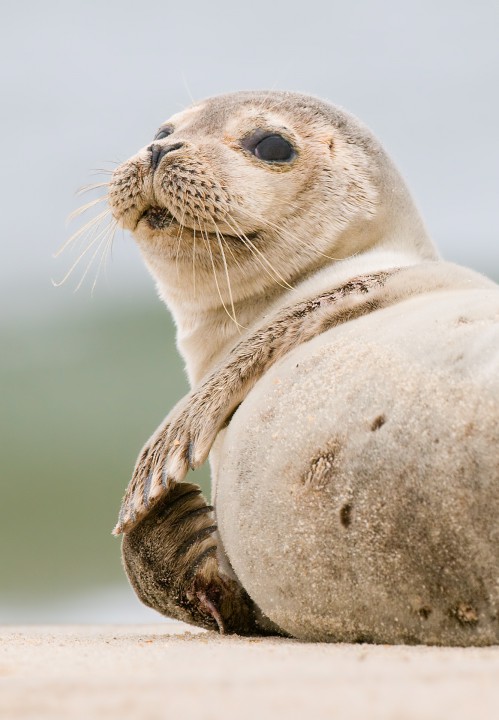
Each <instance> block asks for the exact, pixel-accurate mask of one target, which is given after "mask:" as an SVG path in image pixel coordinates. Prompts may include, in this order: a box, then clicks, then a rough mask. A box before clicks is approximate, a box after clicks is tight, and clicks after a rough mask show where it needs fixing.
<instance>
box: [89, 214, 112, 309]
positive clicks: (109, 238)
mask: <svg viewBox="0 0 499 720" xmlns="http://www.w3.org/2000/svg"><path fill="white" fill-rule="evenodd" d="M117 227H118V223H117V222H116V220H115V221H114V223H112V222H111V223H110V225H109V232H108V233H107V235H105V236H104V239H105V240H106V242H105V245H104V250H103V251H102V254H101V257H100V260H99V264H98V266H97V272H96V273H95V278H94V281H93V283H92V290H91V291H90V294H91V295H92V296H93V294H94V290H95V286H96V285H97V280H98V279H99V274H100V271H101V268H102V263H103V262H104V268H105V267H106V260H107V257H108V252H109V248H110V246H111V245H112V244H113V240H114V235H115V233H116V228H117ZM101 245H102V242H101V243H99V247H101Z"/></svg>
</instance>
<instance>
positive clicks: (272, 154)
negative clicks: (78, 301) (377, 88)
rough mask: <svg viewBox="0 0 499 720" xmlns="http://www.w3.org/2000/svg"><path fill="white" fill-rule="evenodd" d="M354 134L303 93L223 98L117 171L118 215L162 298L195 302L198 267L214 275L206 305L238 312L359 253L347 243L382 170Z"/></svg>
mask: <svg viewBox="0 0 499 720" xmlns="http://www.w3.org/2000/svg"><path fill="white" fill-rule="evenodd" d="M328 113H329V114H330V115H331V117H328ZM333 120H334V121H333ZM349 123H350V125H351V127H349ZM355 128H356V126H355V125H354V124H353V123H352V122H351V120H350V119H349V117H348V116H346V115H344V114H342V113H340V112H339V111H337V110H335V109H334V108H331V107H330V106H328V105H326V104H324V103H320V101H317V100H314V99H312V98H307V97H304V96H300V95H296V94H292V93H268V94H267V93H236V94H233V95H226V96H221V97H218V98H212V99H210V100H207V101H205V102H202V103H199V104H197V105H194V106H193V107H191V108H189V109H187V110H185V111H184V112H182V113H179V114H177V115H175V116H173V117H172V118H170V119H169V120H168V121H166V122H165V123H164V124H163V125H161V126H160V128H159V130H158V132H157V133H156V136H155V137H154V139H153V141H152V143H150V144H148V145H147V146H146V147H144V148H143V149H142V150H140V151H139V152H138V153H137V155H135V156H134V157H132V158H131V159H130V160H128V161H127V162H125V163H123V164H122V165H120V166H119V167H118V168H117V169H116V171H115V173H114V175H113V179H112V182H111V185H110V192H109V202H110V205H111V209H112V212H113V215H114V217H115V218H116V219H117V220H118V222H119V223H120V224H121V225H122V226H123V227H125V228H127V229H129V230H131V231H132V233H133V234H134V236H135V238H136V239H137V241H138V243H139V245H140V247H141V250H142V252H143V254H144V256H145V259H146V262H147V264H148V265H149V267H150V269H151V270H152V272H153V274H154V275H155V276H156V278H157V280H158V282H159V284H160V286H162V287H163V288H164V286H165V285H166V286H169V285H170V286H175V285H176V286H177V287H179V286H182V287H183V288H184V290H185V291H186V292H189V289H190V288H189V284H190V282H191V279H193V278H194V273H193V269H192V268H193V265H194V267H195V275H196V277H198V278H199V276H200V275H201V276H203V274H206V275H207V276H209V277H210V281H209V283H208V284H209V285H210V286H211V290H210V289H208V288H206V287H205V285H206V284H205V283H203V303H204V306H206V304H207V303H208V304H209V302H210V300H209V298H210V292H211V291H213V297H214V298H215V297H216V298H217V300H216V301H215V300H214V301H215V302H219V301H220V300H222V301H223V300H224V298H227V299H228V298H229V297H230V300H231V301H234V300H235V301H237V300H240V299H244V298H245V297H246V298H247V297H249V296H252V295H255V294H257V293H258V292H263V291H265V290H266V288H268V287H270V285H274V286H275V284H276V283H278V284H282V283H291V282H292V281H293V279H294V278H296V277H299V276H303V274H304V272H306V271H307V269H308V268H314V267H318V266H320V265H321V264H323V262H324V256H325V255H326V256H329V255H334V256H337V257H341V256H345V255H350V254H352V252H355V251H356V248H355V247H354V248H352V242H351V240H350V241H349V242H348V243H347V242H345V243H343V244H342V233H344V232H345V231H346V230H347V229H348V228H350V227H352V226H353V225H354V224H355V223H362V222H365V221H366V220H368V219H369V218H370V217H372V215H373V214H374V211H375V205H376V200H377V192H376V190H375V181H374V178H373V174H372V159H371V160H370V158H369V157H368V151H367V149H366V146H365V138H364V139H362V138H360V139H359V137H360V136H359V137H356V136H355V132H354V131H355ZM363 143H364V144H363ZM346 248H347V250H346ZM329 261H330V260H329ZM186 273H188V275H187V276H186ZM213 277H215V284H214V283H213ZM198 282H199V280H198ZM186 283H187V284H186ZM231 283H232V289H231V287H230V286H231ZM215 287H216V292H215ZM165 294H168V291H167V290H165Z"/></svg>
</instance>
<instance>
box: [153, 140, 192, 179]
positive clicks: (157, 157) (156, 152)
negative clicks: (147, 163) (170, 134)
mask: <svg viewBox="0 0 499 720" xmlns="http://www.w3.org/2000/svg"><path fill="white" fill-rule="evenodd" d="M183 144H184V143H181V142H178V143H174V144H173V145H159V144H156V143H153V144H152V145H150V146H149V147H148V148H147V149H148V150H150V151H151V167H152V169H153V172H154V171H155V170H156V169H157V167H158V165H159V163H160V162H161V160H162V158H163V157H164V156H165V155H167V154H168V153H169V152H172V150H178V149H179V148H181V147H182V146H183Z"/></svg>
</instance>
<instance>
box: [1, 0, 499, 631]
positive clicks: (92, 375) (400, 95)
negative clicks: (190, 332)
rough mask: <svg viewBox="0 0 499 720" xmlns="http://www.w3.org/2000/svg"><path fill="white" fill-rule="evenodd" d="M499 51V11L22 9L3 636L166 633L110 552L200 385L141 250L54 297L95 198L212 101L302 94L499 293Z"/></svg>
mask: <svg viewBox="0 0 499 720" xmlns="http://www.w3.org/2000/svg"><path fill="white" fill-rule="evenodd" d="M498 33H499V4H498V3H497V1H496V0H493V1H491V2H487V1H484V0H481V1H479V2H475V3H470V2H468V1H466V2H462V1H460V0H437V2H435V0H419V1H418V2H414V1H413V2H404V3H401V2H399V1H398V0H379V1H376V0H374V1H372V2H371V1H369V0H366V1H364V2H356V1H355V0H352V2H345V0H342V1H341V2H339V1H338V0H328V1H327V2H326V0H324V1H323V2H319V1H317V0H309V1H308V2H307V3H302V2H298V0H288V1H287V2H280V1H279V0H275V1H274V2H273V3H269V2H262V1H261V0H253V2H251V3H250V4H249V5H248V4H246V3H245V4H243V3H238V2H236V1H235V0H234V1H233V2H225V1H217V0H213V2H210V3H206V2H198V1H196V0H190V2H188V3H178V2H175V3H174V2H169V0H162V1H161V2H159V1H157V0H141V2H140V3H139V2H128V1H127V0H120V1H119V2H118V0H106V2H98V1H97V0H65V1H64V2H62V1H61V2H57V1H56V0H42V1H41V2H35V0H31V1H29V0H28V1H25V2H22V1H20V2H2V7H1V22H0V54H1V56H2V57H1V60H2V62H1V63H0V84H1V88H0V97H1V102H2V107H3V111H2V113H1V123H2V132H1V133H0V143H1V158H2V170H3V172H2V173H1V178H0V183H1V192H0V198H1V207H2V216H1V222H2V230H1V254H2V260H1V263H0V296H1V321H0V330H1V337H2V343H1V347H2V352H1V355H0V379H1V388H2V396H1V397H2V400H1V406H0V407H1V410H0V412H1V418H0V421H1V428H0V442H1V469H0V473H1V474H0V621H1V622H7V623H21V622H23V623H26V622H27V623H29V622H51V621H54V622H92V621H93V622H98V621H103V622H112V621H115V622H122V621H138V622H140V621H142V620H151V619H158V620H159V619H160V618H159V616H158V615H155V614H154V613H152V611H149V610H147V609H146V608H143V607H142V606H141V605H140V604H139V602H138V601H137V600H136V599H135V597H134V595H133V593H132V591H131V590H130V589H129V588H128V585H127V582H126V579H125V577H124V574H123V571H122V569H121V565H120V548H119V545H120V543H119V541H118V540H117V539H115V538H113V537H112V536H111V534H110V533H111V529H112V527H113V525H114V523H115V519H116V515H117V510H118V507H119V503H120V499H121V496H122V493H123V491H124V488H125V486H126V484H127V482H128V479H129V477H130V474H131V471H132V468H133V464H134V461H135V458H136V455H137V453H138V451H139V449H140V448H141V446H142V444H143V442H144V441H145V440H146V439H147V437H148V436H149V435H150V433H151V432H152V431H153V430H154V428H155V427H156V425H157V424H158V423H159V422H160V420H161V419H162V418H163V417H164V415H165V414H166V412H167V411H168V410H169V409H170V407H171V406H172V405H173V404H174V402H175V401H176V400H177V399H178V398H179V397H181V395H182V394H183V393H184V392H185V390H186V389H187V384H186V380H185V377H184V374H183V367H182V362H181V360H180V359H179V357H178V355H177V353H176V349H175V340H174V328H173V326H172V323H171V321H170V318H169V315H168V312H167V310H166V309H165V308H164V307H163V306H162V305H161V303H160V302H159V301H158V300H157V299H156V294H155V290H154V287H153V282H152V280H151V279H150V277H149V276H148V274H147V272H146V270H145V269H144V267H143V265H142V262H141V259H140V257H139V255H138V252H137V250H136V248H135V247H134V244H133V241H132V240H131V238H130V237H128V236H125V235H122V234H118V235H117V236H116V238H115V241H114V247H113V253H112V258H109V260H108V261H107V263H106V267H105V270H104V269H102V268H101V273H100V276H99V278H98V281H97V282H96V284H95V288H94V289H93V292H92V286H93V284H94V279H95V274H96V270H97V267H96V265H97V264H98V263H96V264H95V263H94V267H92V268H90V270H89V272H88V274H87V276H86V277H85V279H84V282H83V283H82V286H81V287H80V289H79V291H78V292H76V293H75V292H74V291H75V288H76V287H77V285H78V283H79V281H80V279H81V277H82V275H83V273H84V271H85V267H86V266H87V260H86V258H84V260H83V262H82V263H81V264H80V265H79V266H78V267H77V268H76V270H75V272H74V273H73V275H72V276H71V277H70V278H69V279H68V280H67V282H66V283H65V284H64V285H63V286H62V287H59V288H54V286H53V284H52V282H51V280H52V279H54V280H61V278H63V277H64V275H65V274H66V272H67V270H68V269H69V268H70V266H71V263H72V261H73V260H74V256H71V254H70V253H63V254H62V255H61V257H60V258H58V259H57V260H54V259H53V257H52V255H53V253H54V252H55V251H56V250H57V248H58V246H60V245H61V243H63V241H64V240H65V239H67V237H68V236H69V235H70V234H71V233H72V232H73V231H74V230H76V229H78V227H80V226H81V224H82V223H81V221H80V222H79V223H78V222H76V223H73V224H72V225H70V227H69V228H67V227H66V218H67V216H68V215H69V213H70V212H71V211H72V210H74V209H75V208H76V207H78V205H79V204H81V202H82V201H83V200H84V199H83V200H79V199H78V198H76V197H75V191H76V190H77V189H78V188H79V187H80V186H82V185H86V184H88V183H92V182H99V181H102V180H103V179H104V180H105V179H106V178H105V176H102V175H99V174H95V170H96V169H99V168H104V169H106V168H107V169H109V168H112V167H113V166H114V165H113V164H114V163H116V162H119V161H122V160H124V159H126V158H127V157H128V156H129V155H131V154H133V153H135V151H136V150H137V149H138V148H139V147H141V146H143V145H144V144H146V143H147V142H149V140H150V139H151V138H152V136H153V133H154V131H155V130H156V128H157V127H158V125H159V124H160V123H161V122H162V121H164V120H165V119H166V118H168V116H169V115H171V114H172V113H174V112H177V111H178V110H180V109H181V108H183V107H185V106H186V105H189V104H190V102H191V101H192V100H193V99H195V100H197V99H201V98H203V97H205V96H209V95H214V94H218V93H223V92H228V91H233V90H241V89H266V88H271V89H272V88H276V89H289V90H298V91H302V92H305V93H310V94H315V95H319V96H321V97H324V98H326V99H329V100H330V101H332V102H334V103H336V104H339V105H343V106H345V107H346V108H348V109H349V110H351V111H352V112H354V113H355V114H356V115H358V116H359V117H361V118H362V119H363V120H364V121H365V122H366V123H367V124H368V125H370V126H371V128H372V129H373V130H374V132H375V133H376V134H377V135H378V136H379V137H380V139H381V140H382V142H383V143H384V145H385V147H386V148H387V149H388V151H389V152H390V153H391V154H392V156H393V157H394V159H395V161H396V162H397V164H398V166H399V168H400V169H401V171H402V174H403V175H404V177H405V178H406V179H407V181H408V183H409V186H410V187H411V189H412V191H413V193H414V195H415V198H416V200H417V202H418V204H419V206H420V208H421V210H422V213H423V216H424V218H425V219H426V222H427V225H428V227H429V229H430V231H431V233H432V235H433V237H434V239H435V241H436V242H437V244H438V246H439V247H440V249H441V251H442V254H443V255H444V256H445V257H446V258H448V259H450V260H454V261H457V262H459V263H463V264H466V265H469V266H471V267H474V268H476V269H478V270H481V271H483V272H485V273H487V274H488V275H490V276H491V277H493V278H495V279H499V242H498V241H499V203H498V190H499V133H498V128H499V97H498V88H499V43H498V36H499V35H498ZM90 216H92V214H90ZM97 260H98V258H97ZM199 477H200V479H201V482H202V483H203V484H204V487H205V489H207V475H206V473H205V472H203V471H202V472H201V476H198V479H199Z"/></svg>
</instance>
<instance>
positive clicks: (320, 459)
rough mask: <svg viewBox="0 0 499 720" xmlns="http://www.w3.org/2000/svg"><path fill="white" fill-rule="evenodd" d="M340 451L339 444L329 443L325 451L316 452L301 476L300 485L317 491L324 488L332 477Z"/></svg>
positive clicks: (335, 442) (336, 442)
mask: <svg viewBox="0 0 499 720" xmlns="http://www.w3.org/2000/svg"><path fill="white" fill-rule="evenodd" d="M340 450H341V444H340V443H339V442H338V441H334V442H330V443H329V444H328V446H327V448H326V449H325V450H321V451H320V452H318V453H317V455H316V456H315V457H314V458H312V460H311V462H310V466H309V468H308V471H307V472H306V473H305V474H304V475H303V476H302V478H301V482H302V484H303V485H304V486H305V487H309V488H314V489H319V490H320V489H322V488H324V487H326V486H327V485H328V484H329V482H330V481H331V480H332V478H333V476H334V462H335V460H336V457H337V455H338V453H339V451H340Z"/></svg>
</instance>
